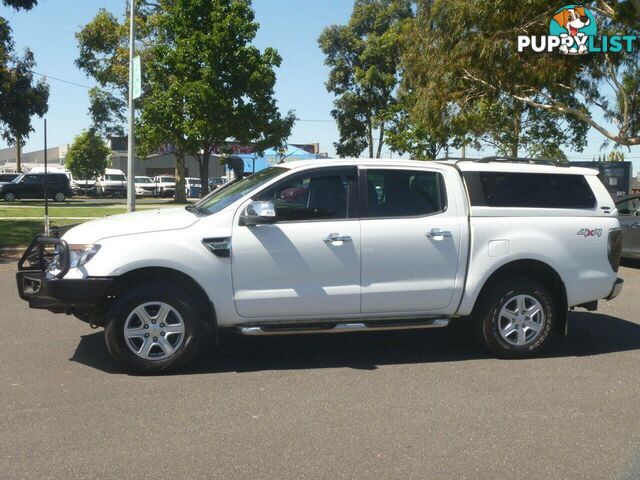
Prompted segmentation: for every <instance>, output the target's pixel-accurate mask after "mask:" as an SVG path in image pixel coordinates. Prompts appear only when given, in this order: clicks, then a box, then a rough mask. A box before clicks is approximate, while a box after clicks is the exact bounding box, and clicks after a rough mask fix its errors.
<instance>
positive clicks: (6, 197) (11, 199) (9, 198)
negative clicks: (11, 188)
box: [4, 192, 16, 202]
mask: <svg viewBox="0 0 640 480" xmlns="http://www.w3.org/2000/svg"><path fill="white" fill-rule="evenodd" d="M15 200H16V194H15V193H13V192H7V193H5V194H4V201H5V202H14V201H15Z"/></svg>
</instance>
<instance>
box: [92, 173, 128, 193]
mask: <svg viewBox="0 0 640 480" xmlns="http://www.w3.org/2000/svg"><path fill="white" fill-rule="evenodd" d="M96 191H97V194H98V195H99V196H103V197H125V196H126V195H127V177H126V176H125V174H124V172H123V171H122V170H118V169H116V168H107V169H105V171H104V175H102V176H100V177H98V178H97V179H96Z"/></svg>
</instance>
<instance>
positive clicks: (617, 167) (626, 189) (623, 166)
mask: <svg viewBox="0 0 640 480" xmlns="http://www.w3.org/2000/svg"><path fill="white" fill-rule="evenodd" d="M571 165H572V166H574V167H586V168H593V169H594V170H598V171H599V172H600V173H599V174H598V178H600V180H601V181H602V183H603V184H604V186H605V187H606V188H607V190H608V191H609V194H611V196H612V197H613V199H614V200H617V199H618V198H621V197H624V196H626V195H629V193H630V192H631V189H632V176H633V173H632V172H633V164H632V163H631V162H629V161H626V162H571Z"/></svg>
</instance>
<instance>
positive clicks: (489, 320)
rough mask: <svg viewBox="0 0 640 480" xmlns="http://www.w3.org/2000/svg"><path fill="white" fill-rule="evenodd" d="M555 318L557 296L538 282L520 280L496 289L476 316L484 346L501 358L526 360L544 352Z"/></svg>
mask: <svg viewBox="0 0 640 480" xmlns="http://www.w3.org/2000/svg"><path fill="white" fill-rule="evenodd" d="M555 315H556V301H555V298H554V297H553V295H551V294H550V293H549V291H548V290H547V289H546V288H544V287H543V286H542V285H540V284H539V283H538V282H535V281H532V280H529V279H527V278H520V277H516V278H510V279H503V280H500V281H498V282H496V283H495V284H494V285H492V286H491V287H490V288H489V291H488V292H487V294H486V295H485V296H484V298H483V299H480V304H479V306H478V308H477V311H476V312H474V316H475V317H476V322H477V327H478V334H479V337H480V340H481V342H482V343H483V344H484V346H485V347H486V348H487V349H488V350H489V351H490V352H492V353H493V354H494V355H496V356H497V357H501V358H524V357H529V356H532V355H534V354H536V353H538V352H539V351H540V350H542V348H543V347H544V346H545V345H546V343H547V341H548V340H549V337H550V333H551V331H552V328H553V324H554V322H555Z"/></svg>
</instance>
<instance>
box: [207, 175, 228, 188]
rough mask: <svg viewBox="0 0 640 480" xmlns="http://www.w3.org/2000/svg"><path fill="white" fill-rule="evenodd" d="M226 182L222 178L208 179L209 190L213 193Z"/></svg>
mask: <svg viewBox="0 0 640 480" xmlns="http://www.w3.org/2000/svg"><path fill="white" fill-rule="evenodd" d="M226 182H227V179H226V178H224V177H209V190H210V191H213V190H215V189H216V188H218V187H221V186H222V185H224V184H225V183H226Z"/></svg>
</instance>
